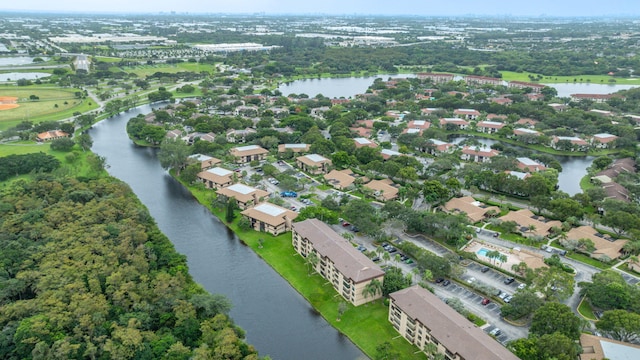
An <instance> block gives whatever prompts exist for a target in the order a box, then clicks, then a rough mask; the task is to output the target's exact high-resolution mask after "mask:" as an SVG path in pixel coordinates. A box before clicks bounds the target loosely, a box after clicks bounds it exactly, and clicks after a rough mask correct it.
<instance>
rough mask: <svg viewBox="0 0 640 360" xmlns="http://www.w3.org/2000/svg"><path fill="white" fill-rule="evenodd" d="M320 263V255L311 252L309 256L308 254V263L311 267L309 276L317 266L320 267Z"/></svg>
mask: <svg viewBox="0 0 640 360" xmlns="http://www.w3.org/2000/svg"><path fill="white" fill-rule="evenodd" d="M319 261H320V259H319V258H318V255H317V254H316V252H315V251H311V252H310V253H309V254H307V261H306V263H307V265H308V266H309V275H311V272H312V271H313V269H315V268H316V265H318V262H319Z"/></svg>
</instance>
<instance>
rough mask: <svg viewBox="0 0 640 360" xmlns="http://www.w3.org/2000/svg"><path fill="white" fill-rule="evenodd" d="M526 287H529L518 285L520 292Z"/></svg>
mask: <svg viewBox="0 0 640 360" xmlns="http://www.w3.org/2000/svg"><path fill="white" fill-rule="evenodd" d="M526 287H527V284H520V285H518V290H522V289H524V288H526Z"/></svg>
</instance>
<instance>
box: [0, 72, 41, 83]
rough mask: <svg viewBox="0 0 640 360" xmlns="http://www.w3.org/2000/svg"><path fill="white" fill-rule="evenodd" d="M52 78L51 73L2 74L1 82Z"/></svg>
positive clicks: (0, 76) (0, 75)
mask: <svg viewBox="0 0 640 360" xmlns="http://www.w3.org/2000/svg"><path fill="white" fill-rule="evenodd" d="M49 76H51V74H49V73H43V72H10V73H1V74H0V82H3V81H16V80H20V79H27V80H37V79H44V78H46V77H49Z"/></svg>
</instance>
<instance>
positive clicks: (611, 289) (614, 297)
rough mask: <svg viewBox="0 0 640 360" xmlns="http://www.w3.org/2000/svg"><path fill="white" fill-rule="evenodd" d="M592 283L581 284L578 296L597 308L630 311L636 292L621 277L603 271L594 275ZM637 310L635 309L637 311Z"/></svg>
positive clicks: (610, 271) (617, 274)
mask: <svg viewBox="0 0 640 360" xmlns="http://www.w3.org/2000/svg"><path fill="white" fill-rule="evenodd" d="M591 281H592V282H581V283H579V284H578V286H580V288H581V290H580V294H581V295H584V296H586V297H587V299H589V301H590V302H591V304H592V305H593V306H595V307H597V308H600V309H604V310H610V309H625V310H632V309H633V304H634V301H632V299H635V298H637V297H638V295H639V294H638V291H637V290H636V289H635V288H634V287H631V286H630V285H628V284H627V283H626V282H625V281H624V278H623V277H622V275H621V274H620V273H618V272H616V271H613V270H605V271H601V272H599V273H596V274H594V275H593V277H592V280H591ZM637 310H638V309H635V311H637Z"/></svg>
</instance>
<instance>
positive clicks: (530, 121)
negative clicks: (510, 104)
mask: <svg viewBox="0 0 640 360" xmlns="http://www.w3.org/2000/svg"><path fill="white" fill-rule="evenodd" d="M537 123H538V121H536V120H533V119H529V118H522V119H518V121H516V125H522V126H524V127H526V128H529V129H533V128H535V127H536V124H537Z"/></svg>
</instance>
